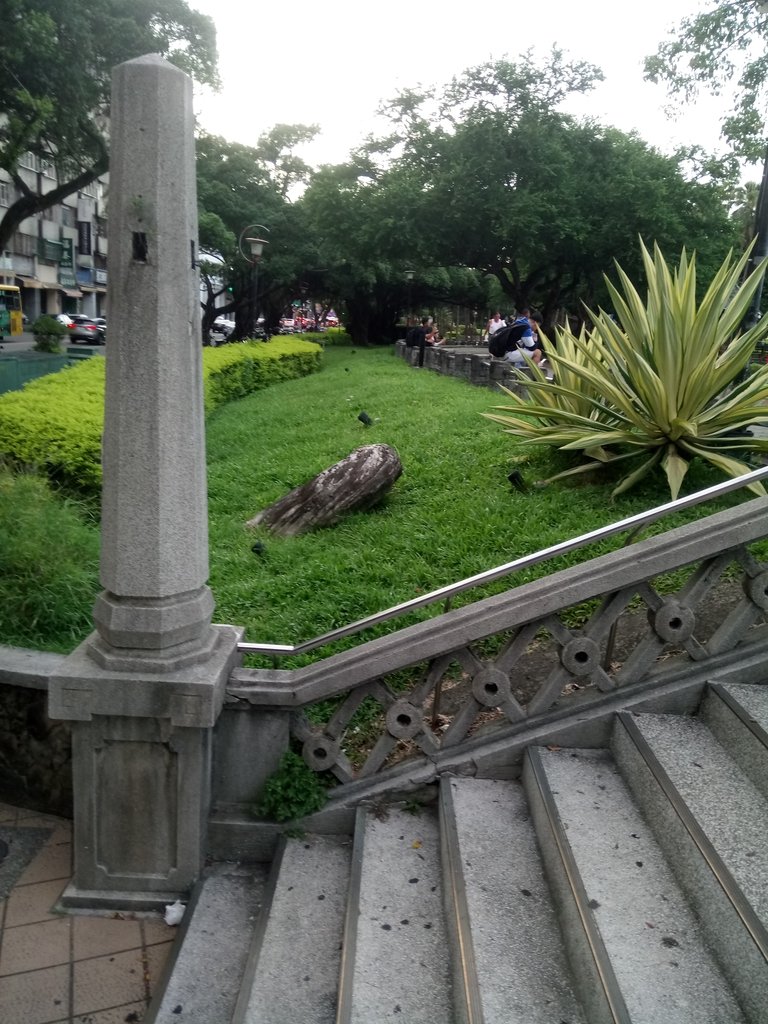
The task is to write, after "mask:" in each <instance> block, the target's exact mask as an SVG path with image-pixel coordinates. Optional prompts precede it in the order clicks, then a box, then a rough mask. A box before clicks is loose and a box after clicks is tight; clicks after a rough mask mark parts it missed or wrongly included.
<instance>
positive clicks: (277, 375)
mask: <svg viewBox="0 0 768 1024" xmlns="http://www.w3.org/2000/svg"><path fill="white" fill-rule="evenodd" d="M321 358H322V349H321V348H320V346H319V345H315V344H312V343H311V342H308V341H304V340H302V339H301V338H296V337H290V336H287V337H282V336H278V337H275V338H273V339H272V340H271V341H268V342H266V343H265V342H263V341H253V342H246V343H245V344H243V345H221V346H217V347H216V348H205V349H203V388H204V395H205V411H206V413H211V412H213V410H214V409H215V408H217V407H218V406H220V405H225V404H226V403H227V402H231V401H233V400H234V399H236V398H244V397H245V396H246V395H250V394H252V393H253V392H254V391H261V390H262V388H267V387H270V386H271V385H272V384H279V383H281V382H282V381H285V380H293V379H294V378H296V377H305V376H307V374H309V373H314V372H315V371H317V370H319V369H320V361H321Z"/></svg>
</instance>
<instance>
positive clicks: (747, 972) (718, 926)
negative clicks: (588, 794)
mask: <svg viewBox="0 0 768 1024" xmlns="http://www.w3.org/2000/svg"><path fill="white" fill-rule="evenodd" d="M612 747H613V750H614V754H615V757H616V760H617V762H618V763H619V764H620V765H621V768H622V771H623V773H624V775H625V777H626V778H627V780H628V785H629V787H630V789H631V791H632V793H633V795H634V798H635V800H636V801H637V803H638V804H639V806H640V807H641V808H642V811H643V814H644V815H645V817H646V819H647V821H648V822H649V824H650V826H651V828H652V829H653V830H654V832H655V834H656V836H657V838H658V841H659V844H660V845H661V847H662V849H663V850H664V851H665V853H666V855H667V857H668V859H669V861H670V863H671V864H672V867H673V870H674V872H675V875H676V877H677V880H678V882H679V884H680V886H681V887H682V889H683V890H684V892H685V893H686V895H687V897H688V900H689V901H690V903H691V905H692V907H693V908H694V910H695V912H696V914H697V915H698V917H699V918H700V920H701V922H702V927H703V929H704V932H705V934H706V936H707V939H708V941H709V943H710V946H711V948H712V949H713V950H714V952H715V954H716V956H717V958H718V960H719V962H720V963H721V965H722V968H723V970H724V972H725V973H726V974H727V976H728V978H729V981H730V983H731V985H732V986H733V988H734V991H735V992H736V993H737V996H738V998H739V1000H740V1002H741V1005H742V1006H743V1008H744V1010H745V1012H746V1014H747V1017H748V1019H750V1020H754V1021H764V1020H765V1019H766V1017H765V1014H766V1010H765V1008H766V1006H768V929H767V927H766V926H767V925H768V853H767V852H766V847H765V837H766V835H768V802H767V801H766V799H765V797H764V796H763V795H762V794H761V793H760V792H759V790H758V789H757V788H756V787H755V786H754V785H753V784H752V782H751V781H750V780H749V779H748V778H747V777H746V776H745V775H744V773H743V772H742V771H741V769H740V768H739V766H738V765H737V764H736V762H735V761H734V760H733V758H731V757H730V755H729V753H728V752H727V751H726V750H725V748H724V747H723V746H722V745H721V744H720V743H719V742H718V741H717V739H716V738H715V736H714V735H713V734H712V732H710V730H709V729H708V728H707V726H706V725H705V724H704V722H703V721H702V720H701V719H700V718H697V717H689V716H684V715H655V714H629V713H626V712H622V713H621V714H620V715H619V716H618V717H617V722H616V726H615V728H614V735H613V743H612Z"/></svg>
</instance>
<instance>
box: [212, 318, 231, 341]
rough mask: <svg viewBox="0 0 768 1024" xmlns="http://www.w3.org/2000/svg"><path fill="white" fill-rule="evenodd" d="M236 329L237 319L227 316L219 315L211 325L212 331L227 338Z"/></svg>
mask: <svg viewBox="0 0 768 1024" xmlns="http://www.w3.org/2000/svg"><path fill="white" fill-rule="evenodd" d="M234 329H235V321H234V320H227V318H226V317H225V316H217V317H216V319H215V320H214V321H213V324H212V325H211V331H212V332H213V333H214V334H223V335H224V337H225V338H228V337H229V336H230V335H231V334H232V332H233V331H234Z"/></svg>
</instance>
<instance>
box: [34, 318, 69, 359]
mask: <svg viewBox="0 0 768 1024" xmlns="http://www.w3.org/2000/svg"><path fill="white" fill-rule="evenodd" d="M66 333H67V328H66V327H65V326H64V324H62V323H60V322H59V321H58V320H57V319H56V318H55V317H53V316H47V315H46V314H45V313H44V314H43V315H42V316H39V317H38V318H37V320H35V322H34V323H33V324H32V334H33V335H34V337H35V351H36V352H61V339H62V338H63V337H64V335H65V334H66Z"/></svg>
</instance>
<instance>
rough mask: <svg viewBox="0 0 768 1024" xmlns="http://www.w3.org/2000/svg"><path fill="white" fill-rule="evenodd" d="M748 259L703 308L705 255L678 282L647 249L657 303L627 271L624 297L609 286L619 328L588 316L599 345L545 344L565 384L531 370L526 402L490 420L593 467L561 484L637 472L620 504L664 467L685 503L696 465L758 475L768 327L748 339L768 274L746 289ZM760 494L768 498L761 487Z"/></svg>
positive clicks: (684, 264) (723, 278)
mask: <svg viewBox="0 0 768 1024" xmlns="http://www.w3.org/2000/svg"><path fill="white" fill-rule="evenodd" d="M749 255H750V253H749V251H748V252H746V253H744V255H743V256H742V257H741V258H740V259H739V260H736V261H734V260H733V258H732V257H731V256H730V255H729V256H728V257H727V258H726V260H725V261H724V263H723V265H722V266H721V267H720V269H719V270H718V272H717V273H716V274H715V276H714V278H713V280H712V282H711V284H710V285H709V288H708V289H707V291H706V293H705V295H704V297H703V299H702V300H701V302H700V303H698V305H697V302H696V261H695V256H694V257H691V258H690V259H688V257H687V256H686V253H685V251H683V253H682V256H681V258H680V264H679V266H678V267H677V269H676V270H675V271H674V272H672V271H670V269H669V268H668V266H667V264H666V262H665V260H664V257H663V255H662V253H661V251H660V250H659V248H658V246H656V247H655V248H654V255H653V257H652V256H651V255H650V253H649V252H648V250H647V249H646V248H645V246H642V256H643V262H644V265H645V272H646V277H647V279H648V296H647V301H646V302H645V303H643V300H642V298H641V297H640V295H639V294H638V292H637V291H636V290H635V288H634V286H633V285H632V283H631V282H630V280H629V278H628V277H627V276H626V274H624V272H623V271H622V270H621V268H620V267H619V268H618V273H619V278H620V282H621V289H622V290H621V291H619V289H618V288H616V287H614V286H613V284H612V283H611V282H610V281H609V280H608V279H607V278H606V283H607V286H608V290H609V292H610V295H611V298H612V300H613V304H614V308H615V310H616V314H617V319H616V320H614V318H613V317H611V316H610V315H609V314H608V313H606V312H605V311H604V310H602V309H601V310H600V312H599V313H597V314H595V313H592V312H591V311H590V312H589V315H590V317H591V319H592V320H593V322H594V328H593V330H592V331H591V332H590V333H589V334H583V333H582V334H581V335H580V336H579V337H575V336H574V335H573V334H571V333H570V332H569V331H567V330H560V331H559V332H558V335H557V345H556V346H553V345H552V344H550V342H549V341H548V340H547V339H546V338H544V339H543V344H544V349H545V352H546V354H547V357H548V358H549V360H550V362H551V363H552V365H553V367H554V371H555V382H550V381H548V380H547V379H546V377H545V375H544V374H543V373H542V372H541V371H540V370H539V369H538V368H537V367H535V366H534V365H533V364H530V366H529V368H528V371H527V374H526V375H523V377H524V381H525V386H526V388H527V390H528V395H523V396H518V395H515V394H513V393H512V392H511V391H508V390H506V389H505V390H506V393H507V395H509V397H510V399H511V400H512V404H511V405H508V406H497V407H496V408H497V409H498V410H499V412H498V413H495V414H493V413H484V414H483V415H486V416H487V417H488V418H489V419H492V420H495V421H496V422H498V423H501V424H502V425H503V426H504V427H505V428H506V431H507V433H510V434H512V435H513V436H515V437H516V438H518V439H520V440H521V441H523V443H526V444H536V445H542V444H545V445H551V446H553V447H555V448H558V449H560V450H561V451H566V452H570V451H577V452H581V453H582V455H583V456H585V457H586V458H587V459H588V460H589V461H587V462H586V463H584V462H582V464H581V465H579V466H576V467H575V468H573V469H569V470H566V471H565V472H564V473H559V474H557V476H556V477H551V478H550V479H553V480H554V479H557V478H558V477H562V476H566V475H569V474H573V473H580V472H584V471H586V470H594V469H595V468H599V467H601V466H603V467H604V466H613V465H615V464H617V463H624V462H626V461H629V462H630V463H636V462H638V461H639V463H640V464H639V465H633V466H632V468H631V469H630V472H629V473H627V475H625V476H624V477H623V478H622V479H621V480H620V482H619V484H618V485H617V486H616V488H615V489H614V491H613V494H614V495H617V494H620V493H621V492H623V491H626V490H627V489H628V488H630V487H632V486H633V485H634V484H636V483H637V482H638V481H639V480H641V479H642V478H643V477H644V476H646V475H647V474H648V473H650V472H651V471H652V470H653V469H655V468H656V467H658V466H661V467H662V468H663V469H664V471H665V473H666V476H667V482H668V485H669V489H670V492H671V494H672V497H673V498H675V497H677V495H678V493H679V490H680V486H681V484H682V481H683V479H684V477H685V474H686V473H687V471H688V467H689V465H690V463H691V461H692V460H693V459H695V458H700V459H703V460H705V461H706V462H709V463H711V464H712V465H713V466H715V467H716V468H717V469H718V470H720V471H721V472H724V473H726V474H727V475H728V476H733V477H737V476H741V475H743V474H744V473H747V472H749V470H750V468H751V467H750V466H749V465H747V464H746V463H745V462H744V461H743V457H742V454H743V452H745V451H749V450H753V451H766V450H768V441H764V440H759V439H756V438H753V437H751V436H747V435H745V431H746V428H747V427H749V426H751V425H753V424H768V408H766V406H765V402H766V400H768V366H761V367H759V368H758V369H757V370H756V371H755V372H754V373H752V374H751V375H748V376H746V378H744V371H745V369H746V368H747V365H748V363H749V360H750V357H751V355H752V352H753V350H754V348H755V346H756V345H757V344H758V343H760V342H761V340H763V339H764V338H766V336H768V318H766V319H765V320H762V321H760V322H759V323H758V324H756V325H755V326H754V327H752V328H750V329H749V330H747V331H744V332H743V333H739V332H740V327H741V324H742V322H743V320H744V317H745V314H746V312H747V310H748V308H749V305H750V303H751V301H752V297H753V295H754V293H755V290H756V289H757V287H758V286H759V284H760V281H761V279H762V276H763V274H764V273H765V268H766V264H767V263H768V260H763V261H762V262H761V263H760V265H759V266H758V267H757V268H756V269H755V270H754V271H753V273H752V274H751V275H750V276H749V277H748V278H747V279H746V280H745V281H744V282H743V283H742V284H739V280H740V278H741V275H742V272H743V271H744V269H745V267H746V264H747V261H748V259H749ZM528 374H530V375H531V377H530V378H529V376H528ZM523 377H521V379H523ZM751 489H752V490H753V491H755V492H756V493H758V494H764V493H765V490H764V488H763V487H762V485H761V484H759V483H756V484H754V485H753V486H752V488H751Z"/></svg>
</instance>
